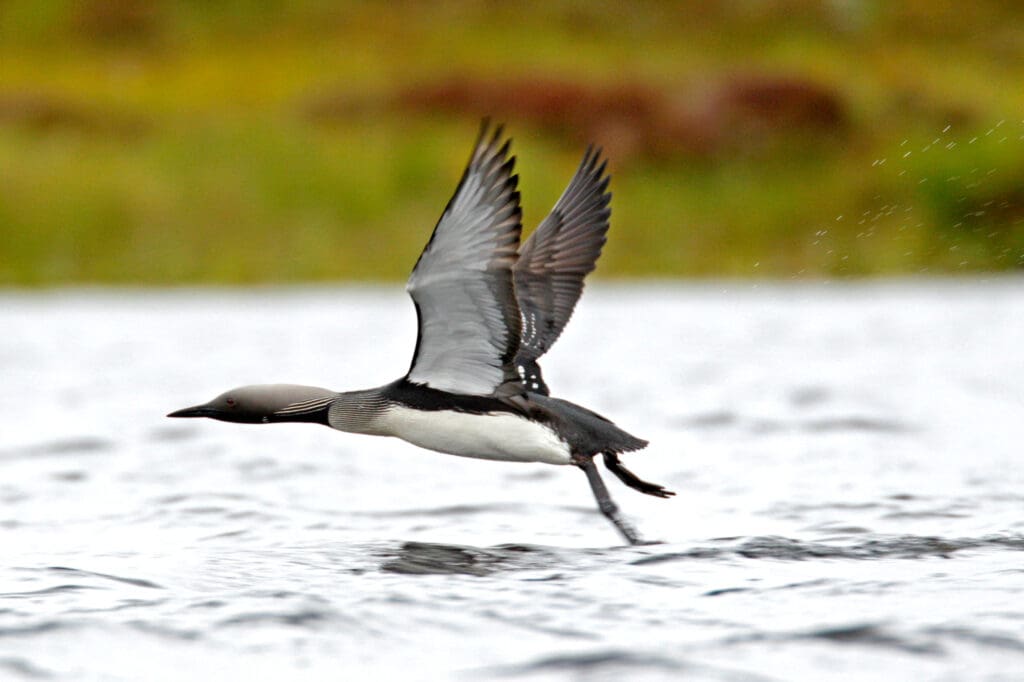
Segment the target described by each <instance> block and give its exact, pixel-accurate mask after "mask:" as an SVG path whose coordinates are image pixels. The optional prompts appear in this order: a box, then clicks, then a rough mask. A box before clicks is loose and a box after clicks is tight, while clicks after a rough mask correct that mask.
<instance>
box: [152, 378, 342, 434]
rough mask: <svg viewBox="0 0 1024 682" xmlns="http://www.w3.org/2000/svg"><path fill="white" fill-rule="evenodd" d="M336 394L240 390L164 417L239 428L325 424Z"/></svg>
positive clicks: (284, 387)
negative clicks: (233, 424)
mask: <svg viewBox="0 0 1024 682" xmlns="http://www.w3.org/2000/svg"><path fill="white" fill-rule="evenodd" d="M337 395H338V394H337V393H335V392H334V391H329V390H327V389H326V388H317V387H315V386H296V385H293V384H261V385H257V386H242V387H240V388H236V389H234V390H231V391H228V392H227V393H222V394H220V395H219V396H217V397H216V398H214V399H213V400H211V401H210V402H208V403H204V404H202V405H196V406H194V407H186V408H185V409H183V410H177V411H176V412H171V413H170V414H169V415H167V416H168V417H209V418H210V419H219V420H220V421H224V422H237V423H240V424H269V423H272V422H314V423H317V424H327V413H328V411H329V410H330V409H331V403H332V402H333V400H334V398H335V397H336V396H337Z"/></svg>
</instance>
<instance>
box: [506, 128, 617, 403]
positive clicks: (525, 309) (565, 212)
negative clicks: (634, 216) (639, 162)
mask: <svg viewBox="0 0 1024 682" xmlns="http://www.w3.org/2000/svg"><path fill="white" fill-rule="evenodd" d="M605 167H606V162H604V161H602V160H601V151H600V150H599V149H594V148H588V149H587V152H586V154H584V155H583V161H582V162H581V163H580V166H579V168H578V169H577V170H576V174H575V175H574V176H573V178H572V180H571V181H570V182H569V186H568V187H567V188H566V189H565V192H564V193H563V194H562V196H561V198H560V199H559V200H558V202H557V203H556V204H555V207H554V208H553V209H552V210H551V213H550V214H549V215H548V217H547V218H545V219H544V221H543V222H542V223H541V224H540V226H539V227H538V228H537V229H536V230H535V231H534V232H533V234H531V235H530V238H529V239H527V240H526V243H525V244H523V247H522V248H521V249H520V251H519V262H517V263H516V265H515V267H514V269H513V272H514V274H515V285H516V296H517V298H518V302H519V309H520V311H521V313H522V338H521V339H520V344H519V351H518V353H517V354H516V358H515V365H516V369H517V372H518V373H519V376H520V377H521V379H522V382H523V384H524V385H525V386H526V388H527V389H529V390H531V391H534V392H536V393H543V394H544V395H547V394H548V388H547V386H546V385H545V383H544V378H543V376H542V375H541V371H540V367H539V366H538V364H537V359H538V358H540V357H541V356H542V355H544V353H546V352H547V351H548V349H550V348H551V346H552V345H554V343H555V341H557V340H558V337H559V336H560V335H561V334H562V330H564V329H565V325H566V324H568V322H569V319H570V318H571V317H572V312H573V309H574V308H575V307H576V302H577V301H578V300H579V298H580V295H581V294H582V293H583V280H584V278H585V277H586V276H587V275H588V274H589V273H590V272H592V271H593V270H594V267H595V266H596V264H597V259H598V257H600V255H601V248H602V247H603V246H604V243H605V241H606V239H607V237H606V235H607V233H608V220H609V218H610V217H611V209H610V208H609V206H608V204H609V202H610V201H611V198H612V195H611V193H610V192H609V191H608V182H609V180H610V178H609V177H608V176H607V175H605Z"/></svg>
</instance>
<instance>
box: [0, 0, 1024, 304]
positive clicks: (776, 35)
mask: <svg viewBox="0 0 1024 682" xmlns="http://www.w3.org/2000/svg"><path fill="white" fill-rule="evenodd" d="M133 8H134V9H133ZM636 8H639V9H636ZM843 8H845V9H843ZM1022 26H1024V14H1022V13H1021V12H1020V11H1019V10H1016V9H1014V8H1013V7H1011V6H1010V5H1008V4H1004V3H997V2H989V3H978V4H976V5H974V6H972V8H970V9H967V10H965V9H963V8H960V9H957V8H956V7H953V6H952V5H951V6H949V7H946V6H945V5H943V4H942V3H920V5H919V6H918V5H917V4H916V3H901V8H900V9H899V10H893V9H891V8H890V7H889V6H888V5H886V4H881V3H869V2H865V3H844V4H842V5H840V4H836V3H813V2H775V3H771V2H766V3H761V4H759V3H753V4H751V3H731V2H719V3H711V4H701V5H699V6H698V5H695V6H693V7H688V8H687V7H684V8H679V7H678V5H677V4H675V3H644V4H641V5H636V6H633V9H631V10H630V11H628V12H627V11H626V10H625V9H620V8H619V6H618V5H615V4H599V5H593V4H584V3H574V2H554V3H550V2H548V3H527V4H526V5H519V6H516V7H512V6H511V5H508V4H501V5H497V4H492V3H487V2H468V1H467V2H461V3H448V4H446V5H445V6H444V8H443V9H441V8H437V7H433V8H428V7H427V6H426V5H420V4H413V3H410V4H397V5H391V6H390V9H387V10H383V9H381V8H380V6H378V5H376V4H372V5H371V4H365V5H364V4H359V3H355V4H351V5H346V6H343V7H342V8H341V9H339V8H338V6H337V5H336V4H335V3H318V2H314V1H313V0H309V1H307V2H303V3H290V4H288V5H284V4H282V5H280V6H276V7H275V6H274V4H273V3H270V4H269V5H268V4H267V3H255V2H253V3H247V2H236V3H231V4H230V6H218V7H217V8H214V9H210V8H209V7H208V6H207V5H205V4H202V3H194V4H193V3H138V4H135V3H132V2H127V0H121V1H120V2H100V1H98V0H97V1H95V2H84V3H81V2H79V3H71V2H20V1H17V2H16V1H13V0H9V1H8V2H7V3H5V4H2V5H0V284H15V285H46V284H67V283H79V282H90V283H91V282H99V283H157V284H168V283H179V282H262V281H310V280H330V279H399V278H403V277H404V276H405V275H406V274H407V273H408V270H409V267H410V264H411V263H412V262H413V260H414V259H415V255H416V253H417V252H418V251H419V249H420V248H421V247H422V245H423V243H424V242H425V241H426V239H427V237H428V235H429V231H430V229H431V227H432V226H433V223H434V222H435V221H436V219H437V217H438V215H439V213H440V210H441V209H442V208H443V206H444V203H445V201H446V200H447V198H448V196H449V194H450V192H451V190H452V189H453V187H454V185H455V182H456V181H457V178H458V175H459V173H460V172H461V166H462V164H463V163H464V161H465V158H466V156H467V154H468V148H469V145H470V144H471V142H472V137H473V135H474V134H475V132H476V126H477V122H478V119H479V117H480V116H481V115H483V114H490V115H492V116H493V117H494V118H496V119H499V120H504V121H506V122H507V124H508V126H509V131H510V132H511V133H512V134H513V135H514V136H515V138H516V151H517V154H518V156H519V170H520V173H521V187H522V190H523V197H524V211H525V214H526V219H527V223H528V225H533V224H536V222H537V221H538V220H539V219H540V218H541V217H542V216H543V214H544V212H545V211H546V209H547V208H548V207H549V206H550V205H551V204H552V203H553V202H554V201H555V199H556V198H557V196H558V193H559V192H560V191H561V188H562V187H563V186H564V184H565V182H566V181H567V180H568V178H569V177H570V176H571V174H572V172H573V170H574V168H575V164H576V163H577V161H578V157H579V155H580V153H581V152H582V144H583V143H584V140H585V139H593V140H594V141H595V142H597V143H599V144H603V145H605V146H606V147H607V149H608V152H609V155H610V156H611V165H612V168H613V172H614V179H613V191H614V193H615V199H614V202H613V208H614V213H613V228H612V229H613V235H612V240H611V241H610V242H609V246H608V250H607V251H606V256H605V257H604V259H603V260H602V263H601V268H600V270H599V273H600V275H602V276H634V275H655V276H683V275H702V276H716V275H729V276H737V275H738V276H782V277H812V276H833V275H839V276H844V275H850V276H854V275H874V274H906V273H918V272H927V273H933V274H938V273H961V272H979V271H997V270H1012V269H1020V268H1022V267H1024V120H1022V119H1024V114H1022V113H1021V112H1024V88H1021V87H1020V84H1021V83H1024V28H1021V27H1022ZM494 84H498V85H497V86H496V87H495V86H494ZM431 88H433V89H431ZM573 88H578V90H573ZM505 92H510V93H511V95H509V96H507V97H503V93H505ZM560 92H561V93H565V92H570V93H571V94H572V96H571V97H564V96H563V97H561V98H559V97H557V96H556V95H558V94H559V93H560ZM438 93H440V95H439V94H438ZM452 93H456V94H457V95H458V97H461V98H463V99H458V98H457V97H455V95H453V94H452ZM552 93H554V94H552ZM758 97H760V99H758ZM766 97H767V104H765V98H766ZM623 103H625V104H623ZM822 112H825V113H824V114H823V113H822ZM826 114H827V115H826Z"/></svg>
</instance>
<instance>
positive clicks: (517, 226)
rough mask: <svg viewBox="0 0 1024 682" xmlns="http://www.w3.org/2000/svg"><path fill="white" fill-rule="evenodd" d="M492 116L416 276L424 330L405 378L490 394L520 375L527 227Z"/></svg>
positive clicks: (412, 280)
mask: <svg viewBox="0 0 1024 682" xmlns="http://www.w3.org/2000/svg"><path fill="white" fill-rule="evenodd" d="M501 136H502V128H501V127H498V128H497V129H496V130H495V131H494V132H493V134H491V133H490V132H489V125H488V123H487V122H486V121H485V122H484V124H483V126H482V127H481V129H480V136H479V138H477V142H476V146H475V148H474V149H473V155H472V156H471V157H470V160H469V165H468V167H467V168H466V171H465V173H464V174H463V176H462V181H461V182H460V183H459V186H458V189H456V190H455V195H454V196H453V197H452V198H451V200H450V201H449V202H448V206H447V208H445V211H444V214H443V215H442V216H441V220H440V221H438V223H437V227H435V228H434V233H433V235H431V237H430V241H429V242H427V246H426V248H425V249H423V253H422V254H420V258H419V260H418V261H417V262H416V267H415V268H414V269H413V271H412V275H411V276H410V277H409V283H408V284H407V285H406V291H408V292H409V295H410V296H412V300H413V303H415V304H416V316H417V319H418V321H419V337H418V338H417V340H416V351H415V353H414V354H413V358H412V365H411V367H410V368H409V373H408V374H407V375H406V378H407V379H408V380H409V381H411V382H414V383H417V384H425V385H427V386H431V387H433V388H436V389H439V390H443V391H449V392H451V393H464V394H468V395H490V394H492V393H494V392H495V390H496V389H497V388H498V387H499V386H501V385H502V384H503V383H505V382H513V383H515V382H517V381H518V375H517V374H516V371H515V368H514V366H513V365H512V359H513V358H514V357H515V354H516V350H517V349H518V348H519V329H520V318H519V307H518V305H517V304H516V297H515V290H514V286H513V283H512V266H513V265H515V262H516V259H517V257H518V256H517V250H518V248H519V235H520V233H521V232H522V223H521V211H520V209H519V192H517V191H516V183H517V177H516V176H515V175H513V174H512V167H513V165H514V163H515V158H514V157H512V158H508V149H509V144H510V141H509V140H506V141H505V142H504V143H503V144H501V143H500V139H501Z"/></svg>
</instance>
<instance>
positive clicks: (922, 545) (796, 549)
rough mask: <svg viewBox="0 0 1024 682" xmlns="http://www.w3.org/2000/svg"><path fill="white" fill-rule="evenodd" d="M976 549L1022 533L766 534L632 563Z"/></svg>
mask: <svg viewBox="0 0 1024 682" xmlns="http://www.w3.org/2000/svg"><path fill="white" fill-rule="evenodd" d="M979 549H1003V550H1010V551H1018V552H1019V551H1024V536H1022V535H987V536H984V537H980V538H957V539H946V538H940V537H934V536H916V535H899V536H893V537H879V538H874V539H870V540H866V541H863V542H860V543H857V544H853V545H828V544H824V543H817V542H801V541H800V540H793V539H790V538H783V537H775V536H765V537H754V538H748V539H746V540H744V541H743V542H742V543H740V544H739V545H735V546H729V547H695V548H693V549H689V550H685V551H682V552H669V553H666V554H654V555H651V556H646V557H642V558H640V559H636V560H635V561H633V562H632V563H633V564H634V565H644V564H657V563H662V562H666V561H683V560H695V559H718V558H724V557H730V556H740V557H743V558H746V559H776V560H781V561H803V560H806V559H857V560H872V559H886V558H897V559H919V558H923V557H942V558H947V557H949V556H950V555H952V554H954V553H955V552H961V551H965V550H979Z"/></svg>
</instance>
